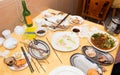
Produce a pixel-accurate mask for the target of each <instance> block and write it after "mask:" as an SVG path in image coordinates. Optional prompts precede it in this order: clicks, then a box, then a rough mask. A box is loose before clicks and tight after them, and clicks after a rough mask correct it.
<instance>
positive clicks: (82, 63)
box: [70, 53, 102, 75]
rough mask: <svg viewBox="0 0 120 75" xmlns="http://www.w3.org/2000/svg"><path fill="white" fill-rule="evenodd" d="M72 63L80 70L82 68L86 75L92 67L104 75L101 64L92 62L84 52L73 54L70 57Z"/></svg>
mask: <svg viewBox="0 0 120 75" xmlns="http://www.w3.org/2000/svg"><path fill="white" fill-rule="evenodd" d="M70 63H71V65H72V66H74V67H77V68H79V69H80V70H82V71H83V72H84V73H85V74H86V75H87V73H88V70H89V69H91V68H94V69H96V70H97V71H98V73H99V74H100V75H102V70H101V68H100V65H98V64H96V63H94V62H91V61H90V60H88V59H87V58H86V56H84V55H83V54H80V53H75V54H73V55H72V56H71V58H70Z"/></svg>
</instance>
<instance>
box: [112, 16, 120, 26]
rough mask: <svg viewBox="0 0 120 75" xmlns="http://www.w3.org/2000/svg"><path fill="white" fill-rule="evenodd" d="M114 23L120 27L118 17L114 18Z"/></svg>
mask: <svg viewBox="0 0 120 75" xmlns="http://www.w3.org/2000/svg"><path fill="white" fill-rule="evenodd" d="M112 21H113V22H114V23H115V24H119V25H120V18H118V17H113V18H112Z"/></svg>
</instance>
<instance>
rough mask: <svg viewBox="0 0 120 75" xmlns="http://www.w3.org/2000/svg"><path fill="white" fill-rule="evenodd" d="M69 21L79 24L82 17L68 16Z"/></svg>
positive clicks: (81, 21)
mask: <svg viewBox="0 0 120 75" xmlns="http://www.w3.org/2000/svg"><path fill="white" fill-rule="evenodd" d="M69 21H70V23H71V24H81V23H83V21H84V19H83V18H82V17H80V16H70V20H69Z"/></svg>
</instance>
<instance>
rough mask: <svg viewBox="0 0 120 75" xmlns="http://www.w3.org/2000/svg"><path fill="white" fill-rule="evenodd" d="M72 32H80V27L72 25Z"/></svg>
mask: <svg viewBox="0 0 120 75" xmlns="http://www.w3.org/2000/svg"><path fill="white" fill-rule="evenodd" d="M71 30H72V32H75V33H79V32H80V27H79V26H74V27H72V29H71Z"/></svg>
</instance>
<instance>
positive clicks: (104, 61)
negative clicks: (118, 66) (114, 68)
mask: <svg viewBox="0 0 120 75" xmlns="http://www.w3.org/2000/svg"><path fill="white" fill-rule="evenodd" d="M82 52H83V54H84V55H85V56H86V58H88V59H89V60H91V61H92V62H95V63H97V64H100V65H104V66H108V65H111V64H113V63H114V58H113V56H112V55H111V54H109V53H106V52H102V51H99V50H97V49H96V48H94V47H93V46H83V47H82Z"/></svg>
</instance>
